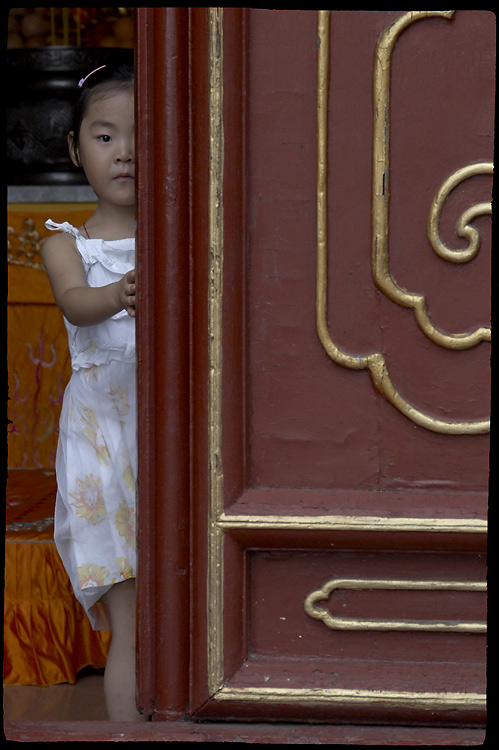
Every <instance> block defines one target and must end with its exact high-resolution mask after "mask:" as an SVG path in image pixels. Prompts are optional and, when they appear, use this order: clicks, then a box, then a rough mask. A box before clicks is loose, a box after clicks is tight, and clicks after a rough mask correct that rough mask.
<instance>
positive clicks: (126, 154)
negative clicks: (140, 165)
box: [116, 143, 135, 162]
mask: <svg viewBox="0 0 499 750" xmlns="http://www.w3.org/2000/svg"><path fill="white" fill-rule="evenodd" d="M134 157H135V144H128V143H123V144H122V146H121V148H120V149H119V150H118V152H117V154H116V161H118V162H133V161H134Z"/></svg>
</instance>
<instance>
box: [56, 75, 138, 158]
mask: <svg viewBox="0 0 499 750" xmlns="http://www.w3.org/2000/svg"><path fill="white" fill-rule="evenodd" d="M133 85H134V69H133V65H130V64H124V65H120V66H119V67H111V66H109V65H106V66H104V67H102V68H100V69H98V70H96V71H94V72H93V73H91V74H90V75H88V77H87V78H85V79H84V83H83V84H82V86H81V88H79V90H78V96H77V99H76V101H75V103H74V105H73V117H72V120H71V128H70V129H71V130H72V131H73V150H74V153H75V155H76V156H77V157H78V149H79V144H80V128H81V123H82V121H83V118H84V117H85V115H86V113H87V109H88V105H89V102H90V101H91V99H93V98H94V96H95V95H97V94H98V95H101V94H102V95H104V96H105V95H106V94H115V93H117V92H119V91H126V90H127V89H128V88H130V87H133ZM78 160H79V158H78Z"/></svg>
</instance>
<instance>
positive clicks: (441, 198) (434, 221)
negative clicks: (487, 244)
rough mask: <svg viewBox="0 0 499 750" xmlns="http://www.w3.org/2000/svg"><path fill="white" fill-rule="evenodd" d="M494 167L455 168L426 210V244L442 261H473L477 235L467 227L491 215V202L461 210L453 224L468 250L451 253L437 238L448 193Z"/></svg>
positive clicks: (485, 334)
mask: <svg viewBox="0 0 499 750" xmlns="http://www.w3.org/2000/svg"><path fill="white" fill-rule="evenodd" d="M493 173H494V165H493V163H492V162H480V163H478V164H470V165H469V166H467V167H463V168H462V169H458V170H457V171H456V172H454V174H452V175H450V177H448V178H447V179H446V180H445V182H444V183H443V185H442V186H441V188H440V190H439V191H438V193H437V194H436V196H435V198H434V199H433V203H432V204H431V207H430V212H429V214H428V223H427V234H428V239H429V241H430V244H431V246H432V248H433V250H434V251H435V253H436V254H437V255H438V256H439V257H440V258H442V259H443V260H448V261H451V262H452V263H468V261H470V260H473V259H474V258H475V257H476V254H477V253H478V249H479V247H480V235H479V233H478V231H477V230H476V229H475V228H474V227H472V226H471V225H470V222H472V221H473V219H476V218H478V216H491V215H492V203H490V202H489V203H477V204H476V205H475V206H472V207H471V208H469V209H468V210H467V211H465V212H464V213H463V214H462V215H461V216H460V217H459V219H458V222H457V234H458V236H459V237H463V238H464V239H466V240H467V241H468V247H467V248H465V249H464V250H451V249H450V248H448V247H447V246H446V245H445V243H444V242H442V240H441V239H440V235H439V231H438V228H439V222H440V215H441V213H442V209H443V207H444V205H445V202H446V201H447V198H448V197H449V195H450V193H451V192H452V191H453V190H454V188H456V187H457V186H458V185H460V184H461V183H462V182H464V181H465V180H468V179H469V178H470V177H474V176H475V175H485V174H490V175H491V174H493ZM478 332H480V338H479V340H483V341H490V340H491V332H490V328H479V329H477V330H476V331H474V332H473V333H474V335H475V337H478Z"/></svg>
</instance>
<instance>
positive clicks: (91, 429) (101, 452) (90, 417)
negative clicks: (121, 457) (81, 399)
mask: <svg viewBox="0 0 499 750" xmlns="http://www.w3.org/2000/svg"><path fill="white" fill-rule="evenodd" d="M82 411H83V417H81V422H82V424H83V425H84V427H83V432H84V434H85V435H86V436H87V438H88V439H89V440H90V442H91V443H92V445H93V447H94V450H95V452H96V455H97V458H98V460H99V461H102V462H103V463H105V464H107V463H109V461H110V460H111V456H110V455H109V451H108V449H107V446H106V442H105V440H104V437H103V435H102V431H101V429H100V427H99V422H98V421H97V417H96V416H95V412H94V410H93V409H90V408H89V407H86V408H84V409H83V410H82Z"/></svg>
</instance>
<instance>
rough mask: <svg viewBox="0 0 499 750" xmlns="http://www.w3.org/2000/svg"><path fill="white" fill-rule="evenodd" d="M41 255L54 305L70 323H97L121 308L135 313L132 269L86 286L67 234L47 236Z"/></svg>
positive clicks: (77, 256) (72, 242)
mask: <svg viewBox="0 0 499 750" xmlns="http://www.w3.org/2000/svg"><path fill="white" fill-rule="evenodd" d="M42 257H43V263H44V265H45V269H46V271H47V275H48V277H49V280H50V284H51V286H52V291H53V293H54V297H55V301H56V303H57V306H58V307H59V309H60V310H61V312H62V314H63V315H64V317H65V318H66V319H67V320H69V322H70V323H72V324H73V325H75V326H92V325H97V324H98V323H102V322H103V321H104V320H107V319H108V318H110V317H111V316H112V315H115V314H116V313H117V312H120V310H123V309H125V310H126V311H127V312H128V314H129V315H131V316H132V317H134V316H135V270H132V271H129V272H128V273H127V274H125V275H124V276H123V277H122V278H121V279H120V280H119V281H116V282H113V283H112V284H107V285H106V286H101V287H90V286H88V283H87V279H86V276H85V271H84V268H83V263H82V261H81V257H80V255H79V253H78V251H77V249H76V246H75V242H74V238H72V237H71V236H69V235H68V234H58V235H53V236H51V237H48V238H47V240H46V241H45V242H44V244H43V248H42Z"/></svg>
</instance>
